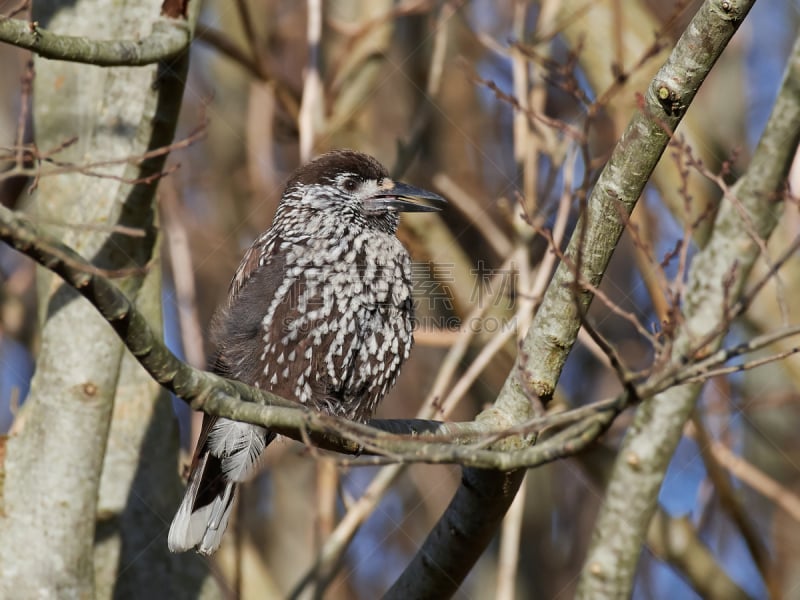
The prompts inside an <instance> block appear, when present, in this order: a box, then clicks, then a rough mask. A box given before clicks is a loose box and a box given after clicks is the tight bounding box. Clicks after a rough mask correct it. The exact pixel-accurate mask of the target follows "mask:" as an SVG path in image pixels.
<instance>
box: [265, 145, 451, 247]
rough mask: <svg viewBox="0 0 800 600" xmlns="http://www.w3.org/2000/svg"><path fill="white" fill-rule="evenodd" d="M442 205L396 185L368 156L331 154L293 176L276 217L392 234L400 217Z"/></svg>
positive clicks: (437, 198)
mask: <svg viewBox="0 0 800 600" xmlns="http://www.w3.org/2000/svg"><path fill="white" fill-rule="evenodd" d="M444 203H445V200H444V198H442V197H441V196H439V195H438V194H434V193H433V192H429V191H427V190H423V189H420V188H417V187H413V186H411V185H408V184H406V183H402V182H398V181H394V180H393V179H392V178H391V177H389V173H388V171H387V170H386V168H385V167H384V166H383V165H382V164H380V163H379V162H378V161H377V160H375V159H374V158H372V157H371V156H368V155H366V154H363V153H361V152H355V151H352V150H335V151H333V152H328V153H326V154H323V155H321V156H319V157H317V158H316V159H314V160H312V161H311V162H309V163H308V164H306V165H304V166H303V167H301V168H299V169H298V170H297V171H296V172H295V173H294V175H292V177H291V178H290V179H289V181H288V183H287V184H286V190H285V192H284V194H283V199H282V200H281V205H280V206H279V208H278V216H279V217H281V218H287V217H289V218H290V220H296V219H315V218H328V219H335V220H337V221H338V222H340V223H341V222H342V221H345V222H347V223H349V224H352V225H356V226H363V227H368V228H371V229H377V230H380V231H383V232H386V233H391V234H393V233H395V231H396V230H397V224H398V213H400V212H429V211H436V210H440V209H441V208H442V206H443V204H444Z"/></svg>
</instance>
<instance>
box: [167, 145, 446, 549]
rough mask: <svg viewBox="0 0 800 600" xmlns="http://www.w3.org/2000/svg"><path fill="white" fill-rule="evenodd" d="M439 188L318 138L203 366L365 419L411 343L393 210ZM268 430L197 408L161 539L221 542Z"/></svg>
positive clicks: (403, 255)
mask: <svg viewBox="0 0 800 600" xmlns="http://www.w3.org/2000/svg"><path fill="white" fill-rule="evenodd" d="M443 202H444V199H443V198H441V197H440V196H438V195H437V194H433V193H431V192H427V191H425V190H421V189H418V188H415V187H412V186H410V185H407V184H405V183H400V182H396V181H393V180H392V179H391V178H390V177H389V176H388V173H387V171H386V169H385V168H384V167H383V166H382V165H381V164H380V163H379V162H378V161H376V160H375V159H373V158H372V157H370V156H367V155H366V154H362V153H360V152H354V151H351V150H337V151H334V152H329V153H327V154H324V155H322V156H320V157H319V158H317V159H315V160H313V161H312V162H310V163H308V164H306V165H305V166H303V167H301V168H300V169H298V170H297V171H296V172H295V173H294V174H293V175H292V177H291V178H290V179H289V181H288V183H287V184H286V189H285V190H284V192H283V196H282V198H281V201H280V203H279V205H278V209H277V211H276V213H275V218H274V221H273V223H272V227H271V228H270V229H268V230H267V231H266V232H264V233H263V234H262V235H261V236H259V237H258V239H256V241H255V242H254V243H253V245H252V246H251V247H250V248H249V249H248V250H247V252H246V253H245V255H244V258H243V259H242V262H241V264H240V265H239V268H238V269H237V271H236V274H235V275H234V277H233V281H232V282H231V285H230V290H229V292H228V298H227V301H226V302H225V304H224V305H223V306H222V307H220V308H219V309H218V310H217V313H216V314H215V316H214V318H213V320H212V326H211V341H212V343H213V345H214V347H215V349H216V350H215V355H214V358H213V360H212V364H211V368H212V369H213V371H214V372H216V373H218V374H220V375H223V376H225V377H229V378H232V379H238V380H240V381H243V382H245V383H248V384H250V385H253V386H255V387H258V388H261V389H264V390H269V391H270V392H273V393H275V394H277V395H279V396H282V397H285V398H289V399H292V400H295V401H297V402H299V403H301V404H304V405H306V406H310V407H312V408H314V409H316V410H319V411H322V412H325V413H327V414H332V415H338V416H342V417H346V418H348V419H354V420H358V421H366V420H367V419H369V418H370V417H371V416H372V414H373V412H374V410H375V408H376V406H377V405H378V403H379V402H380V401H381V399H382V398H383V396H384V395H385V394H386V392H387V391H388V390H389V388H390V387H391V386H392V385H393V384H394V382H395V379H397V374H398V372H399V370H400V366H401V365H402V364H403V361H405V359H406V358H408V355H409V352H410V350H411V345H412V343H413V339H412V322H413V305H412V301H411V265H410V258H409V256H408V252H407V251H406V249H405V248H404V247H403V245H402V244H401V243H400V241H399V240H398V239H397V237H396V232H397V225H398V221H399V217H398V213H399V212H423V211H432V210H439V208H440V207H441V206H442V203H443ZM274 437H275V434H274V433H273V432H271V431H270V430H269V429H267V428H265V427H259V426H257V425H249V424H246V423H239V422H236V421H231V420H229V419H224V418H217V417H210V416H208V415H206V416H205V418H204V421H203V429H202V433H201V436H200V441H199V442H198V446H197V451H196V453H195V456H194V459H193V461H192V468H191V472H190V475H189V483H188V487H187V489H186V494H185V496H184V498H183V501H182V503H181V506H180V508H179V509H178V512H177V514H176V515H175V518H174V519H173V521H172V525H171V527H170V530H169V548H170V550H172V551H173V552H182V551H185V550H188V549H189V548H194V547H196V548H197V550H198V552H200V553H202V554H211V553H212V552H214V551H215V550H216V549H217V548H218V547H219V544H220V541H221V539H222V534H223V532H224V531H225V528H226V526H227V523H228V518H229V517H230V513H231V507H232V505H233V500H234V497H235V495H236V484H237V483H238V482H240V481H243V480H244V479H246V478H247V476H248V475H249V474H250V473H251V471H252V470H253V467H254V465H256V463H257V461H258V458H259V456H260V455H261V453H262V452H263V451H264V448H265V447H266V446H267V445H268V444H269V443H270V442H271V441H272V440H273V438H274Z"/></svg>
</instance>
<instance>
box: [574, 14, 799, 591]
mask: <svg viewBox="0 0 800 600" xmlns="http://www.w3.org/2000/svg"><path fill="white" fill-rule="evenodd" d="M717 14H718V13H716V12H715V13H711V14H710V15H709V16H711V17H712V18H716V17H717ZM798 99H800V39H798V41H797V43H796V44H795V47H794V50H793V52H792V55H791V57H790V59H789V64H788V67H787V71H786V74H785V77H784V81H783V84H782V86H781V90H780V92H779V95H778V99H777V101H776V103H775V105H774V107H773V110H772V113H771V115H770V118H769V121H768V122H767V126H766V129H765V131H764V134H763V135H762V137H761V140H760V141H759V143H758V146H757V148H756V150H755V152H754V154H753V159H752V161H751V163H750V165H749V167H748V169H747V171H746V173H745V174H744V176H743V177H742V178H741V179H740V180H739V181H738V182H737V183H736V185H735V186H734V188H733V191H734V193H735V194H736V195H737V197H738V199H739V205H740V206H739V207H738V208H737V207H735V206H733V204H732V203H731V202H729V201H728V202H723V204H722V205H721V207H720V212H719V214H718V216H717V219H716V222H715V224H714V230H713V232H712V234H711V238H710V240H709V242H708V244H707V245H706V247H705V248H704V249H703V251H702V252H700V253H699V254H698V255H697V256H696V257H695V258H694V261H693V263H692V266H691V270H690V273H689V283H688V286H687V294H686V301H685V308H684V313H685V315H686V320H685V322H684V323H683V324H682V326H681V328H680V330H679V331H678V332H677V337H676V338H675V341H674V344H673V351H672V355H671V360H672V362H673V364H681V363H683V362H686V361H687V360H691V359H692V357H693V356H695V355H696V352H695V350H692V349H693V348H696V342H697V340H698V339H701V340H705V339H708V342H707V343H705V346H704V348H703V350H702V351H703V354H711V353H713V352H715V351H716V349H717V348H718V347H719V345H720V341H721V339H722V336H723V334H724V331H725V329H726V327H724V324H725V323H729V322H730V317H729V315H730V312H729V311H730V310H731V309H733V308H734V307H735V303H736V301H737V299H738V298H739V296H740V295H741V294H742V289H743V287H744V283H745V280H746V278H747V275H748V273H749V272H750V270H751V268H752V265H753V263H754V261H755V260H756V258H757V257H758V256H759V254H760V248H759V245H758V244H757V243H756V242H754V241H753V240H752V238H751V230H752V229H754V230H755V231H756V232H757V234H758V236H759V237H760V238H761V239H766V238H767V237H769V234H770V233H771V231H772V229H773V228H774V226H775V223H776V221H777V217H778V214H779V211H780V210H781V207H782V203H781V202H780V198H781V192H782V187H783V185H784V182H785V179H786V176H787V173H788V171H789V167H790V165H791V162H792V158H793V157H794V154H795V152H796V150H797V146H798V141H800V100H798ZM742 207H743V208H744V209H745V210H746V211H747V213H748V214H749V216H750V219H749V220H750V223H751V224H752V226H751V224H746V223H745V222H744V221H743V220H742V218H741V215H740V210H741V208H742ZM712 334H713V335H712ZM707 336H709V337H708V338H707ZM700 389H701V385H700V384H698V383H693V384H688V385H683V386H680V387H673V388H670V389H668V390H666V391H665V392H663V393H661V394H659V395H657V396H656V397H655V398H653V399H652V400H651V401H649V402H648V403H645V404H643V405H642V406H641V407H640V409H639V410H638V411H637V414H636V417H635V419H634V423H633V425H632V426H631V429H630V431H629V434H628V436H627V437H626V439H625V442H624V443H623V446H622V448H621V450H620V453H619V458H618V460H617V462H616V464H615V466H614V472H613V475H612V479H611V482H610V484H609V487H608V492H607V494H606V500H605V504H604V506H603V508H602V510H601V513H600V515H599V518H598V521H597V525H596V528H595V532H594V536H593V540H592V544H591V547H590V551H589V555H588V557H587V561H586V564H585V566H584V570H583V573H582V575H581V581H580V583H579V588H578V597H579V598H598V597H612V598H617V597H627V596H628V595H630V591H631V588H632V585H633V577H634V573H635V569H636V563H637V559H638V556H639V553H640V547H641V542H642V540H643V539H644V533H645V531H646V528H647V526H648V523H649V521H650V518H651V515H652V514H653V510H654V508H655V504H656V500H657V497H658V491H659V489H660V487H661V483H662V481H663V478H664V473H665V472H666V469H667V466H668V465H669V462H670V459H671V458H672V455H673V453H674V451H675V448H676V447H677V444H678V442H679V441H680V438H681V432H682V430H683V426H684V424H685V423H686V421H687V420H688V419H689V417H690V415H691V413H692V410H693V409H694V405H695V402H696V399H697V396H698V394H699V392H700Z"/></svg>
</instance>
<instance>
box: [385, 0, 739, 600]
mask: <svg viewBox="0 0 800 600" xmlns="http://www.w3.org/2000/svg"><path fill="white" fill-rule="evenodd" d="M753 2H754V0H750V1H742V2H735V1H733V0H708V1H707V2H705V3H704V4H703V6H702V7H701V8H700V10H699V11H698V13H697V14H696V15H695V17H694V18H693V19H692V21H691V23H690V24H689V26H688V28H687V30H686V32H685V33H684V34H683V36H682V37H681V38H680V39H679V40H678V42H677V44H676V46H675V48H674V49H673V51H672V53H671V54H670V56H669V58H668V60H667V62H666V64H665V65H664V66H663V67H662V68H661V69H660V70H659V71H658V73H657V74H656V77H655V78H654V79H653V80H652V82H651V83H650V86H649V88H648V90H647V93H646V95H645V96H644V97H643V98H641V100H640V108H639V110H638V111H637V112H636V113H635V114H634V116H633V118H632V119H631V122H630V123H629V124H628V127H627V129H626V130H625V133H624V134H623V136H622V138H621V139H620V141H619V143H618V144H617V146H616V147H615V148H614V151H613V153H612V155H611V157H610V159H609V161H608V164H607V165H606V166H605V168H604V169H603V172H602V173H601V174H600V177H599V179H598V181H597V184H596V185H595V186H594V188H593V190H592V194H591V197H590V198H589V200H588V202H587V206H586V211H585V213H584V214H583V215H582V216H581V219H580V221H579V223H578V226H577V228H576V231H575V233H574V234H573V236H572V239H571V240H570V244H569V246H568V248H567V252H566V255H567V257H569V259H570V260H571V261H572V262H573V263H574V264H576V265H578V271H579V273H580V276H581V277H582V278H585V279H586V280H588V281H589V282H590V283H591V284H592V285H594V286H597V285H599V283H600V280H601V278H602V276H603V273H604V272H605V269H606V267H607V266H608V263H609V261H610V260H611V255H612V253H613V251H614V249H615V248H616V245H617V242H618V241H619V238H620V236H621V234H622V231H623V228H624V224H625V221H626V220H627V217H628V216H630V213H631V212H632V211H633V208H634V206H635V205H636V202H637V200H638V199H639V197H640V195H641V193H642V191H643V190H644V186H645V185H646V183H647V181H648V178H649V177H650V175H651V174H652V172H653V170H654V169H655V166H656V164H657V163H658V161H659V159H660V157H661V155H662V153H663V152H664V149H665V148H666V147H667V144H668V142H669V140H670V137H671V134H672V132H673V131H674V130H675V128H676V127H677V125H678V123H679V122H680V120H681V118H682V117H683V115H684V114H685V112H686V109H687V108H688V107H689V105H690V104H691V102H692V100H693V99H694V96H695V94H696V92H697V90H698V89H699V87H700V84H701V83H702V82H703V80H704V79H705V77H706V75H707V74H708V72H709V71H710V70H711V68H712V66H713V65H714V63H715V62H716V60H717V58H719V56H720V54H722V51H723V50H724V48H725V46H726V45H727V43H728V41H729V40H730V38H731V37H732V36H733V34H734V33H735V31H736V29H737V28H738V26H739V24H740V23H741V21H742V20H743V19H744V17H745V16H746V15H747V13H748V11H749V9H750V7H751V6H752V4H753ZM700 50H701V51H700ZM577 279H578V278H577V277H576V276H575V273H574V272H573V269H572V268H571V267H570V266H569V265H568V264H567V263H565V262H562V263H561V264H560V265H559V268H558V269H557V271H556V274H555V275H554V277H553V279H552V281H551V283H550V286H549V287H548V288H547V292H546V293H545V296H544V298H543V300H542V304H541V306H540V307H539V310H538V312H537V313H536V316H535V317H534V320H533V323H532V325H531V327H530V329H529V330H528V333H527V334H526V336H525V339H524V341H523V344H522V350H521V353H520V354H521V356H523V357H527V358H526V361H527V362H526V364H524V365H521V366H520V368H515V369H514V370H513V371H512V372H511V374H510V375H509V377H508V378H507V379H506V382H505V384H504V386H503V388H502V390H501V392H500V394H499V396H498V399H497V401H496V402H495V404H494V406H493V407H492V408H490V409H489V410H488V411H485V412H484V414H483V415H482V417H483V418H487V419H495V420H497V421H498V422H502V423H506V424H507V425H513V424H516V423H521V422H524V421H526V420H527V419H529V418H530V414H531V410H532V408H531V399H530V396H531V395H532V394H536V395H537V396H538V397H539V398H540V399H541V400H542V401H543V402H545V403H546V402H548V401H549V399H550V398H551V397H552V395H553V391H554V390H555V386H556V382H557V381H558V378H559V376H560V374H561V369H562V368H563V366H564V363H565V362H566V358H567V355H568V354H569V351H570V349H571V348H572V345H573V344H574V343H575V339H576V337H577V333H578V329H579V327H580V322H581V319H580V315H581V314H585V312H586V310H587V309H588V307H589V304H590V303H591V300H592V294H591V293H590V292H589V291H588V290H583V291H580V292H579V293H578V294H577V298H578V302H576V301H575V296H576V290H575V285H574V282H575V281H576V280H577ZM479 418H481V417H479ZM587 433H588V432H587ZM527 443H529V441H526V440H524V439H521V438H518V439H516V440H511V439H506V440H504V441H503V443H502V444H501V445H500V446H499V447H498V448H497V449H498V450H504V451H507V452H510V451H514V450H518V449H519V448H520V447H522V446H524V445H525V444H527ZM520 481H521V477H519V476H516V477H513V478H507V479H503V480H499V479H498V478H497V476H496V474H492V473H488V472H481V471H478V472H475V473H473V474H471V475H470V476H466V475H465V478H464V482H465V483H464V484H462V486H461V488H460V489H459V490H458V492H457V493H456V496H455V498H454V500H453V502H452V503H451V504H450V506H449V507H448V509H447V511H446V512H445V514H444V516H443V517H442V518H441V519H440V520H439V522H438V523H437V524H436V526H435V527H434V529H433V531H432V532H431V534H430V535H429V536H428V539H427V540H426V541H425V544H424V545H423V547H422V549H421V550H420V551H419V552H418V553H417V555H416V556H415V558H414V559H413V560H412V562H411V564H410V565H409V567H408V568H407V569H406V570H405V571H404V573H403V574H402V575H401V576H400V579H398V581H397V582H396V583H395V585H394V586H393V587H392V589H391V590H390V592H389V596H388V597H398V598H400V597H409V596H413V597H448V596H450V595H452V594H453V592H454V591H455V590H456V589H457V588H458V586H459V585H460V584H461V581H462V580H461V579H459V578H458V577H457V576H454V574H453V573H450V572H448V573H443V572H441V571H438V570H437V568H436V567H435V565H438V564H446V563H449V559H448V554H449V552H450V551H451V550H450V549H451V548H454V547H458V548H459V549H468V550H463V551H462V552H461V553H460V554H459V558H460V560H463V561H464V562H466V563H468V564H469V566H471V565H472V564H474V562H475V561H476V560H477V559H478V557H479V556H480V555H481V554H482V553H483V550H484V548H485V547H486V546H485V542H486V541H487V540H488V539H490V537H491V536H489V535H486V531H485V530H486V529H488V530H490V531H492V532H493V531H494V530H495V529H496V528H497V526H498V524H499V520H500V518H501V517H502V515H503V514H504V513H505V510H506V509H507V508H508V506H509V505H510V503H511V500H513V498H514V494H515V493H516V490H517V487H518V485H519V482H520ZM497 485H501V486H503V487H502V488H501V489H495V490H491V489H485V488H487V487H488V488H491V487H492V486H497ZM501 492H502V493H501ZM470 494H471V495H472V496H473V498H474V500H475V501H474V502H471V503H469V502H464V501H463V497H464V496H465V495H470ZM487 502H488V504H487ZM496 503H499V504H500V505H498V504H496ZM469 509H475V510H478V511H479V514H482V517H483V518H482V521H481V523H480V528H479V529H478V530H470V531H469V532H466V531H465V530H464V529H462V528H460V527H458V525H457V524H458V523H461V522H472V521H474V515H471V514H470V513H469V512H467V511H468V510H469ZM473 535H474V537H472V536H473ZM467 571H468V569H467V570H464V569H463V567H459V569H458V570H457V571H455V572H454V573H457V574H459V575H460V574H465V573H466V572H467Z"/></svg>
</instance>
